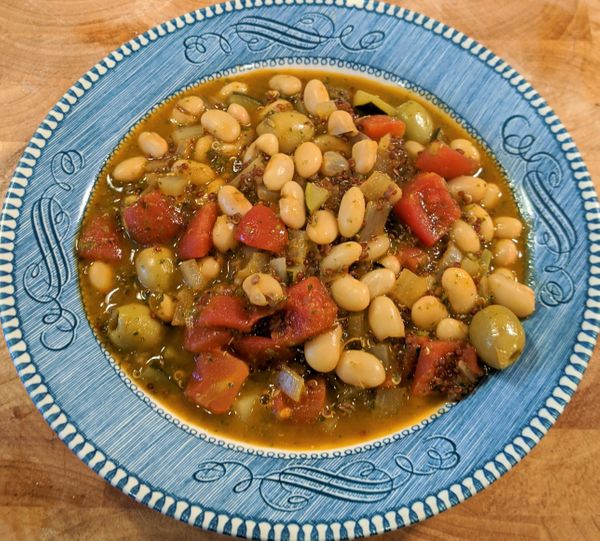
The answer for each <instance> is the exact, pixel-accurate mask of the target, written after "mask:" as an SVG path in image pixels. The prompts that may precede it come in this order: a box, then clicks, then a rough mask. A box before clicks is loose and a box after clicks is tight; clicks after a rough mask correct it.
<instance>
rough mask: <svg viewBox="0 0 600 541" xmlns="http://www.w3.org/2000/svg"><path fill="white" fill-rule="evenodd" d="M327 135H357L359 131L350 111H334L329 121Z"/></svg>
mask: <svg viewBox="0 0 600 541" xmlns="http://www.w3.org/2000/svg"><path fill="white" fill-rule="evenodd" d="M327 133H329V135H346V134H348V135H356V134H357V133H358V129H357V128H356V124H354V119H353V118H352V115H351V114H350V113H349V112H348V111H334V112H333V113H331V115H329V119H328V120H327Z"/></svg>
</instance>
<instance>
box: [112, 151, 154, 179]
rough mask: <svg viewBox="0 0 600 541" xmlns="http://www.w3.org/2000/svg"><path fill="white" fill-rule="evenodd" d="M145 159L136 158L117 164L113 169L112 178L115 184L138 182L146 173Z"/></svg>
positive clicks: (141, 157)
mask: <svg viewBox="0 0 600 541" xmlns="http://www.w3.org/2000/svg"><path fill="white" fill-rule="evenodd" d="M146 161H147V160H146V158H144V156H136V157H135V158H127V159H126V160H123V161H122V162H119V163H118V164H117V166H116V167H115V168H114V169H113V172H112V175H111V176H112V178H113V180H115V181H116V182H135V181H136V180H140V179H141V178H142V177H143V176H144V173H145V172H146Z"/></svg>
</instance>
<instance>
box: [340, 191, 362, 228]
mask: <svg viewBox="0 0 600 541" xmlns="http://www.w3.org/2000/svg"><path fill="white" fill-rule="evenodd" d="M365 207H366V203H365V195H364V194H363V192H362V190H361V189H360V188H358V187H357V186H353V187H352V188H350V189H349V190H348V191H347V192H346V193H345V194H344V196H343V197H342V201H341V202H340V208H339V210H338V217H337V223H338V229H339V231H340V234H341V235H342V236H343V237H347V238H349V237H353V236H354V235H356V234H357V233H358V232H359V230H360V228H361V227H362V224H363V221H364V219H365Z"/></svg>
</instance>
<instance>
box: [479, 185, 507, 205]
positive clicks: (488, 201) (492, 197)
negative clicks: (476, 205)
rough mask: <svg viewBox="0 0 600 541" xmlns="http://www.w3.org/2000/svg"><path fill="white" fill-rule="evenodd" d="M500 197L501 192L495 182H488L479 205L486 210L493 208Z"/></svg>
mask: <svg viewBox="0 0 600 541" xmlns="http://www.w3.org/2000/svg"><path fill="white" fill-rule="evenodd" d="M500 199H502V192H501V191H500V188H499V187H498V185H497V184H494V183H493V182H488V183H487V185H486V187H485V195H484V196H483V199H482V200H481V206H482V207H483V208H485V209H487V210H494V209H495V208H496V207H497V206H498V204H499V203H500Z"/></svg>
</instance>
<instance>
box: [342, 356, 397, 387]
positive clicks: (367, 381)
mask: <svg viewBox="0 0 600 541" xmlns="http://www.w3.org/2000/svg"><path fill="white" fill-rule="evenodd" d="M335 373H336V374H337V376H338V378H340V379H341V380H342V381H343V382H344V383H347V384H348V385H354V386H355V387H361V388H363V389H371V388H373V387H378V386H379V385H381V384H382V383H383V382H384V381H385V377H386V376H385V368H384V366H383V363H382V362H381V361H380V360H379V359H378V358H377V357H375V355H372V354H371V353H367V352H366V351H360V350H353V349H350V350H347V351H344V352H343V353H342V356H341V357H340V360H339V362H338V364H337V367H336V369H335Z"/></svg>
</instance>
